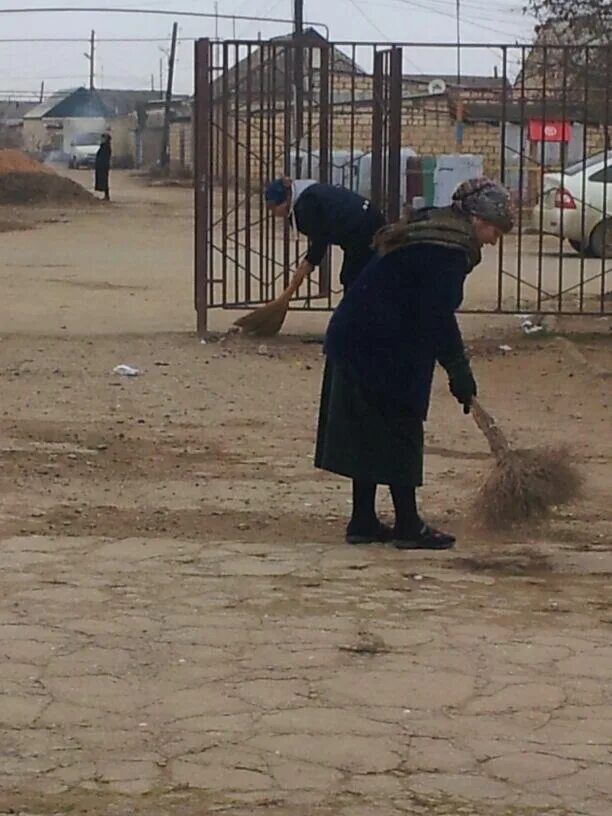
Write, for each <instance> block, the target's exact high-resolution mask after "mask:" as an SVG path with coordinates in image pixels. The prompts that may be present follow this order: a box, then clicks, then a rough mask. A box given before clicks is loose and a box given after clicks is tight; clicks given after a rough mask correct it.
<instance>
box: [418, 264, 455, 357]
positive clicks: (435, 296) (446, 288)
mask: <svg viewBox="0 0 612 816" xmlns="http://www.w3.org/2000/svg"><path fill="white" fill-rule="evenodd" d="M466 271H467V266H466V259H465V256H464V254H463V253H462V252H459V251H455V250H447V249H443V248H439V249H438V248H436V249H432V253H431V259H430V264H428V269H427V271H426V273H425V275H426V280H425V281H424V285H423V286H422V287H421V288H420V298H421V302H420V304H419V306H420V313H421V314H422V315H426V316H427V318H426V319H427V322H428V324H429V325H428V327H427V331H428V333H429V334H430V339H431V347H432V350H433V351H434V354H435V357H436V358H437V360H439V361H440V363H442V365H444V363H445V361H446V360H447V359H452V358H454V357H456V356H459V355H463V354H464V353H465V352H464V345H463V338H462V336H461V331H460V329H459V324H458V323H457V318H456V317H455V311H456V310H457V309H458V308H459V306H460V305H461V303H462V301H463V284H464V282H465V277H466Z"/></svg>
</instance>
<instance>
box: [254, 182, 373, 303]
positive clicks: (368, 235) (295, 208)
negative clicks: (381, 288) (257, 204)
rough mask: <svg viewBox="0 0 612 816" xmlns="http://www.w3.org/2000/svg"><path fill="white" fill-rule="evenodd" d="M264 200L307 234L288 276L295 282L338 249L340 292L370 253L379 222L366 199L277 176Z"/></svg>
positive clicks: (275, 212) (346, 287)
mask: <svg viewBox="0 0 612 816" xmlns="http://www.w3.org/2000/svg"><path fill="white" fill-rule="evenodd" d="M265 200H266V203H267V205H268V207H269V208H270V210H271V211H272V212H273V213H274V215H275V216H277V217H279V218H289V220H290V221H291V223H292V224H293V226H294V227H295V229H297V231H298V232H301V233H302V234H303V235H306V236H307V238H308V252H307V253H306V257H305V258H304V260H303V261H302V262H301V263H300V265H299V266H298V268H297V271H296V273H295V276H294V280H296V279H297V280H299V282H300V283H301V281H302V280H304V278H305V277H306V276H307V275H309V274H310V273H311V272H312V271H313V270H314V268H315V267H317V266H319V264H320V263H321V261H322V260H323V258H324V256H325V253H326V252H327V249H328V247H329V246H331V245H336V246H339V247H341V248H342V249H343V250H344V260H343V263H342V269H341V270H340V282H341V283H342V285H343V287H344V291H345V292H346V291H347V290H348V289H349V288H350V287H351V286H352V285H353V283H354V282H355V281H356V280H357V278H358V277H359V273H360V272H361V270H362V269H363V268H364V267H365V266H366V264H367V263H368V262H369V261H370V260H371V258H372V257H373V255H374V254H375V253H374V250H373V249H372V241H373V239H374V235H375V234H376V233H377V232H378V230H379V229H380V228H381V227H383V226H384V225H385V219H384V216H383V215H382V213H381V212H380V210H378V208H377V207H375V206H374V205H373V204H372V202H371V201H369V200H368V199H367V198H364V197H363V196H361V195H359V194H358V193H354V192H353V191H352V190H348V189H347V188H346V187H337V186H335V185H333V184H321V183H319V182H317V181H313V180H312V179H300V180H297V181H291V180H290V179H287V178H278V179H276V180H275V181H271V182H270V183H269V184H267V185H266V189H265Z"/></svg>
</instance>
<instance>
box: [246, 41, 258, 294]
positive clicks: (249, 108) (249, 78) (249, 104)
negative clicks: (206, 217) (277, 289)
mask: <svg viewBox="0 0 612 816" xmlns="http://www.w3.org/2000/svg"><path fill="white" fill-rule="evenodd" d="M246 59H247V68H246V100H245V104H246V117H245V119H246V121H245V124H246V139H245V152H246V156H245V170H244V185H245V206H244V226H245V230H244V232H245V237H244V240H245V256H244V299H245V302H246V303H250V302H251V197H252V195H253V190H252V186H251V162H252V152H251V147H252V139H251V128H252V126H253V72H252V60H251V43H248V44H247V56H246ZM258 155H261V153H258ZM260 263H261V259H260Z"/></svg>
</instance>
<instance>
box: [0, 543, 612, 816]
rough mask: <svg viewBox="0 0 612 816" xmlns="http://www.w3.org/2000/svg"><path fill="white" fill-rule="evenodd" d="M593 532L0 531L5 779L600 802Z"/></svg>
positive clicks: (376, 797)
mask: <svg viewBox="0 0 612 816" xmlns="http://www.w3.org/2000/svg"><path fill="white" fill-rule="evenodd" d="M587 549H589V550H590V551H589V552H585V553H579V552H575V551H572V552H570V551H569V550H568V552H567V553H565V554H564V553H563V552H562V551H561V550H560V547H559V545H557V546H556V547H554V548H553V547H552V546H551V547H547V545H546V544H545V543H541V542H539V543H538V544H537V545H536V544H533V546H531V547H528V546H526V545H525V544H523V545H521V546H520V547H519V546H518V545H517V546H516V547H515V549H514V551H508V549H507V548H506V549H505V550H504V555H499V553H497V554H496V551H495V545H492V546H491V548H490V549H489V550H488V551H487V552H483V553H482V557H481V558H474V557H472V558H471V559H470V560H467V559H462V556H461V553H460V552H458V553H457V554H456V555H451V556H450V557H447V556H446V555H443V556H440V557H434V558H425V557H420V556H416V557H415V556H414V555H407V554H405V553H398V552H396V551H394V550H392V549H386V548H383V547H380V548H377V547H372V548H365V549H358V548H349V547H346V546H337V547H329V546H326V547H323V546H320V545H316V544H311V545H308V546H301V547H299V548H298V547H295V546H288V545H287V546H286V547H279V546H273V545H266V546H262V545H261V544H244V543H240V542H236V543H234V544H228V543H224V544H220V545H218V546H216V545H215V544H214V543H208V544H207V545H206V546H205V547H203V546H202V544H201V543H197V542H184V543H182V542H180V541H179V542H177V541H166V540H160V539H153V540H146V539H133V540H123V541H109V540H101V539H83V538H76V537H74V538H72V537H71V538H68V537H67V538H57V539H50V538H42V537H41V538H25V537H22V538H15V539H10V540H5V541H2V542H0V551H1V553H2V559H1V562H0V599H1V600H0V652H1V653H2V664H1V669H0V672H1V678H2V682H1V691H2V693H1V694H0V724H1V727H2V742H1V747H0V755H1V757H0V759H1V761H0V790H2V791H8V790H11V789H14V790H15V791H16V793H15V795H14V800H13V801H14V802H15V803H17V804H18V805H19V802H20V801H21V799H20V796H21V795H22V794H23V792H28V793H29V794H33V793H36V792H40V793H41V794H44V795H45V796H44V798H43V800H41V801H46V802H48V803H49V805H48V807H51V803H52V802H60V801H61V796H62V795H64V794H67V793H68V792H70V791H71V790H72V789H74V788H77V787H81V788H85V789H89V790H93V791H95V792H97V794H98V795H99V796H100V797H104V796H110V797H111V798H112V796H114V795H119V794H125V795H128V799H121V801H122V802H124V804H125V802H130V801H134V802H135V801H137V800H136V799H135V798H134V799H133V800H132V798H131V797H136V795H139V794H143V793H149V794H151V796H152V797H153V799H154V796H155V795H157V794H159V795H160V796H161V795H162V793H163V792H164V791H168V790H174V791H175V792H176V791H181V790H182V791H183V795H184V796H187V793H185V792H184V791H185V788H189V789H193V790H192V791H191V792H190V793H189V795H193V796H197V795H200V793H199V792H201V796H203V797H205V801H206V802H207V806H206V807H207V809H204V810H201V811H200V813H202V812H205V813H213V812H216V811H225V812H231V813H236V814H237V813H241V814H242V813H245V814H246V813H251V814H252V813H254V812H256V810H257V809H258V806H261V807H263V808H264V809H265V811H266V813H270V814H287V816H288V814H292V816H294V814H301V813H304V814H306V813H308V814H311V813H330V814H331V813H334V814H338V816H369V814H377V816H395V814H400V813H411V814H412V813H415V814H419V813H423V814H448V816H457V815H458V814H468V815H469V814H478V816H481V815H482V816H485V814H486V816H497V814H504V815H506V814H509V815H510V816H514V815H515V814H533V813H538V814H540V813H542V814H544V813H545V814H554V815H555V816H557V815H559V816H560V815H561V814H566V813H569V814H571V815H572V816H610V813H611V812H612V804H611V803H612V749H611V746H612V707H611V703H612V685H611V683H610V677H611V676H612V646H611V645H610V631H611V630H610V625H611V624H612V605H611V603H610V595H609V575H610V573H612V554H611V553H609V552H605V548H604V547H603V546H601V547H600V548H599V549H598V548H597V547H596V546H595V547H593V548H587ZM472 556H473V551H472ZM562 570H568V571H569V570H571V572H572V577H571V583H570V582H568V581H567V580H566V579H567V577H568V576H567V575H563V574H562ZM568 587H570V588H569V589H568ZM17 792H19V793H17ZM57 797H59V798H57ZM153 799H151V802H153ZM66 801H67V800H66ZM99 801H102V798H100V800H99ZM185 801H187V800H185ZM202 801H204V800H202ZM126 807H127V805H126ZM76 810H77V812H78V810H79V809H78V807H77V808H76ZM1 811H2V808H1V807H0V812H1ZM57 811H58V812H60V808H59V807H58V808H57ZM41 812H42V810H41ZM44 812H45V813H46V812H51V811H50V810H46V809H45V810H44ZM107 812H113V813H115V812H117V813H118V812H120V811H119V810H113V811H110V810H109V811H106V810H104V813H107ZM121 812H122V813H123V812H126V813H127V812H132V813H133V812H136V811H135V810H132V809H130V808H128V809H127V810H125V811H121ZM138 812H140V810H139V811H138ZM143 812H144V811H143ZM146 812H148V813H157V812H158V811H157V810H155V808H154V807H153V804H151V807H150V810H147V811H146ZM160 812H162V811H160ZM166 812H169V811H166ZM172 812H174V811H172ZM176 812H177V813H187V812H188V811H187V809H185V808H183V809H182V810H181V809H180V808H179V809H178V810H177V811H176ZM189 812H191V811H189Z"/></svg>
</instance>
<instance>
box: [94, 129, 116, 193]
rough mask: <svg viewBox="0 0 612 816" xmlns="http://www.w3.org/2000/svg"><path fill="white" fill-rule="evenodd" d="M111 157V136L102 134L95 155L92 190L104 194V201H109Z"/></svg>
mask: <svg viewBox="0 0 612 816" xmlns="http://www.w3.org/2000/svg"><path fill="white" fill-rule="evenodd" d="M112 155H113V151H112V148H111V135H110V133H103V134H102V141H101V143H100V147H99V148H98V152H97V153H96V180H95V187H94V189H95V191H96V192H97V193H104V200H105V201H110V189H109V184H108V177H109V174H110V166H111V157H112Z"/></svg>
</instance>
